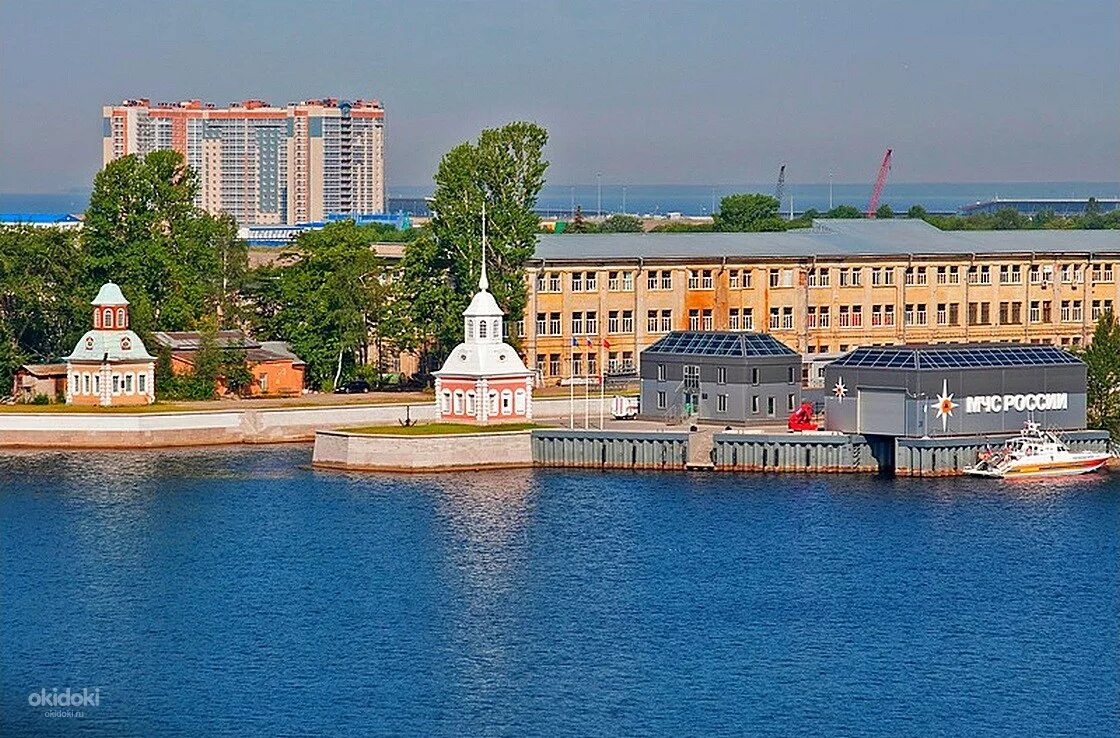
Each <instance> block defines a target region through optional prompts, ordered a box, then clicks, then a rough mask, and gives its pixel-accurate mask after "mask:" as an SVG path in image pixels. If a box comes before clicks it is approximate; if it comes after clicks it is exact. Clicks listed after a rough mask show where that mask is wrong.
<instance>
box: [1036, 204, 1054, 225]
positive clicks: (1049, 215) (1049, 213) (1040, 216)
mask: <svg viewBox="0 0 1120 738" xmlns="http://www.w3.org/2000/svg"><path fill="white" fill-rule="evenodd" d="M1055 217H1056V216H1055V215H1054V211H1053V210H1051V209H1049V208H1043V209H1042V210H1039V211H1038V212H1037V213H1035V214H1034V217H1033V218H1031V223H1032V225H1034V227H1035V228H1046V227H1047V226H1049V225H1050V223H1051V222H1053V220H1054V218H1055Z"/></svg>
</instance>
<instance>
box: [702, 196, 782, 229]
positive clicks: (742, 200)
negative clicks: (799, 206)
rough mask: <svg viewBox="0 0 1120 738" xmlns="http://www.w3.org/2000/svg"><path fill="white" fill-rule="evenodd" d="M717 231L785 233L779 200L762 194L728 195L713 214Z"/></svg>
mask: <svg viewBox="0 0 1120 738" xmlns="http://www.w3.org/2000/svg"><path fill="white" fill-rule="evenodd" d="M712 220H713V222H714V223H715V229H716V230H717V231H784V230H785V221H783V220H782V219H781V218H780V217H778V200H777V198H774V197H771V196H770V195H764V194H761V193H757V192H754V193H743V194H737V195H727V196H726V197H724V198H723V199H721V200H720V202H719V212H718V213H713V214H712Z"/></svg>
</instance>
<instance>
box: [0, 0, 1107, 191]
mask: <svg viewBox="0 0 1120 738" xmlns="http://www.w3.org/2000/svg"><path fill="white" fill-rule="evenodd" d="M1118 69H1120V3H1117V2H1116V0H1058V1H1052V0H936V1H935V0H922V1H920V2H919V1H918V0H895V1H894V2H889V1H887V0H849V1H847V2H838V1H836V0H773V1H771V0H731V1H728V2H723V1H722V0H721V1H716V0H712V1H711V2H686V1H684V0H676V1H675V2H655V1H650V2H610V1H609V0H600V1H599V2H594V1H590V2H584V1H583V0H567V1H565V2H545V1H536V2H535V1H533V0H520V1H518V0H511V1H508V2H505V1H498V0H495V1H493V2H483V1H478V2H469V1H467V0H463V1H461V2H450V1H449V2H427V1H426V0H408V1H407V2H374V1H367V2H361V1H358V0H355V1H354V2H338V1H335V0H315V1H310V0H306V1H304V2H290V1H289V0H272V1H271V2H269V1H266V0H237V1H236V2H229V1H227V0H223V1H221V2H217V1H214V2H210V1H204V0H177V1H165V0H144V1H142V2H136V1H134V0H119V1H117V2H107V1H106V2H93V1H91V0H71V1H64V0H34V1H33V2H16V1H14V0H13V1H11V2H0V192H44V193H45V192H60V191H64V190H68V189H72V188H82V189H88V187H89V185H90V181H91V179H92V177H93V175H94V173H96V171H97V169H98V167H99V166H100V164H101V141H100V136H101V120H100V118H101V106H102V105H105V104H110V103H115V102H119V101H120V100H122V99H124V98H135V97H150V98H152V100H153V101H157V100H159V101H165V100H182V99H190V98H200V99H203V100H207V101H211V102H215V103H218V104H220V105H224V104H226V103H229V102H230V101H233V100H241V99H246V98H263V99H265V100H269V101H271V102H273V103H277V104H284V103H287V102H288V101H292V100H301V99H308V98H314V97H339V98H358V97H362V98H377V99H380V100H381V101H382V102H383V104H384V105H385V110H386V121H387V122H386V154H385V157H386V178H387V181H388V184H389V187H390V189H392V188H393V187H394V186H404V185H408V186H412V185H425V184H429V183H430V182H431V176H432V173H433V172H434V170H435V167H436V165H437V163H438V161H439V158H440V156H441V155H442V154H443V153H444V152H445V151H447V150H448V149H449V148H451V147H452V146H454V145H455V144H457V143H460V142H462V141H465V140H468V139H471V138H473V137H475V136H476V135H477V134H478V132H479V131H480V130H481V129H482V128H485V127H490V126H495V125H500V124H502V123H504V122H507V121H510V120H517V119H526V120H533V121H536V122H538V123H540V124H542V125H544V126H545V127H546V128H547V129H548V131H549V135H550V140H549V145H548V148H547V150H546V156H547V158H548V159H549V160H550V162H551V167H550V169H549V174H548V179H549V181H550V182H551V183H554V184H568V183H589V182H593V181H594V180H595V174H596V172H601V173H602V181H603V183H604V184H607V183H618V184H624V183H631V184H721V183H738V182H762V181H771V180H773V179H774V178H775V175H776V172H777V168H778V165H779V164H780V163H782V162H785V163H787V164H788V175H787V177H788V180H789V181H790V182H823V181H825V180H826V179H827V177H828V173H829V172H830V171H831V172H832V173H833V175H834V178H835V181H837V182H863V181H870V180H872V179H873V178H874V176H875V171H876V169H877V167H878V163H879V160H880V159H881V158H882V155H883V150H884V149H885V148H886V147H888V146H889V147H892V148H893V149H894V157H893V168H892V172H891V178H892V181H895V182H994V181H1116V180H1118V179H1120V75H1118V74H1117V70H1118Z"/></svg>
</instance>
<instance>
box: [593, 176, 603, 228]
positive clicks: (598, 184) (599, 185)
mask: <svg viewBox="0 0 1120 738" xmlns="http://www.w3.org/2000/svg"><path fill="white" fill-rule="evenodd" d="M595 188H596V189H597V190H598V193H599V194H598V201H597V203H596V206H595V215H596V216H598V217H600V218H602V217H603V173H602V172H595Z"/></svg>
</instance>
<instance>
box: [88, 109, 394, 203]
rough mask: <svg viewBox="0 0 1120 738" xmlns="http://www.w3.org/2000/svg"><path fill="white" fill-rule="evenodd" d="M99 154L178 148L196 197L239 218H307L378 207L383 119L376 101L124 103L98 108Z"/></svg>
mask: <svg viewBox="0 0 1120 738" xmlns="http://www.w3.org/2000/svg"><path fill="white" fill-rule="evenodd" d="M102 116H103V132H102V159H103V163H104V164H105V165H107V164H108V163H109V162H111V161H113V160H114V159H117V158H119V157H122V156H125V155H127V154H141V155H143V154H147V153H149V152H152V151H156V150H158V149H174V150H176V151H178V152H180V153H181V154H182V155H183V157H184V158H185V159H186V161H187V164H188V165H189V166H190V167H191V168H192V169H194V170H195V171H196V172H197V173H198V175H199V185H200V186H199V193H198V199H197V204H198V205H199V206H200V207H202V208H204V209H205V210H207V211H208V212H211V213H228V214H230V215H232V216H233V217H234V219H236V220H237V222H238V223H240V224H243V225H250V224H272V223H286V224H295V223H306V222H310V221H319V220H323V219H324V218H326V216H327V215H328V214H333V213H341V214H346V215H358V214H364V213H380V212H384V210H385V169H384V128H383V126H384V118H385V110H384V108H382V107H381V103H379V102H377V101H376V100H355V101H353V102H348V101H345V100H343V101H339V100H337V99H335V98H328V99H323V100H306V101H304V102H301V103H289V104H288V105H287V106H286V107H274V106H271V105H269V104H268V103H266V102H264V101H262V100H245V101H242V102H239V103H233V104H231V105H230V106H229V107H226V108H218V107H215V106H214V105H213V104H211V103H203V102H200V101H198V100H188V101H185V102H177V103H158V104H156V105H152V104H151V102H150V101H149V100H148V99H139V100H125V101H124V102H123V103H121V104H120V105H107V106H105V107H104V108H103V109H102Z"/></svg>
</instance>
